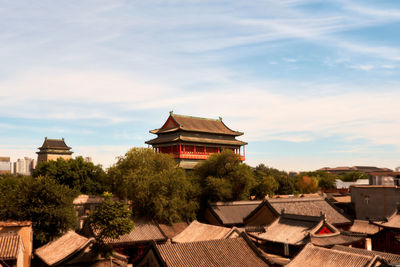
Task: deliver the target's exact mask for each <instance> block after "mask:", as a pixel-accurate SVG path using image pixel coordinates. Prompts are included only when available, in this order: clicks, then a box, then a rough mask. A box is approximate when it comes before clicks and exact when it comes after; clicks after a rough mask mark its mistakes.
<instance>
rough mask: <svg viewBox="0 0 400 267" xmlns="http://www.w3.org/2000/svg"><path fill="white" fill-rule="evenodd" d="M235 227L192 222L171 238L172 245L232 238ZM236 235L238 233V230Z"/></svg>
mask: <svg viewBox="0 0 400 267" xmlns="http://www.w3.org/2000/svg"><path fill="white" fill-rule="evenodd" d="M235 229H236V228H235V227H234V228H233V229H232V228H227V227H222V226H216V225H210V224H205V223H199V222H198V221H193V222H192V223H191V224H190V225H189V226H188V227H187V228H186V229H185V230H183V231H182V232H181V233H180V234H178V235H177V236H175V237H174V238H172V242H174V243H184V242H195V241H206V240H214V239H224V238H228V237H229V236H232V231H235ZM236 231H237V234H238V233H239V231H238V230H236Z"/></svg>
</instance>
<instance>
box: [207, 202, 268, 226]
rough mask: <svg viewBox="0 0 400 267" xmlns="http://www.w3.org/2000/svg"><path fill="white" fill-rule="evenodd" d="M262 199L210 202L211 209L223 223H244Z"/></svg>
mask: <svg viewBox="0 0 400 267" xmlns="http://www.w3.org/2000/svg"><path fill="white" fill-rule="evenodd" d="M261 202H262V201H261V200H258V201H233V202H216V203H210V205H209V209H210V212H211V213H212V214H213V215H214V217H215V218H216V219H217V220H218V221H219V222H220V223H221V224H223V225H243V224H244V222H243V219H244V218H245V217H247V216H248V215H249V214H250V213H251V212H252V211H253V210H254V209H255V208H257V207H258V205H260V203H261Z"/></svg>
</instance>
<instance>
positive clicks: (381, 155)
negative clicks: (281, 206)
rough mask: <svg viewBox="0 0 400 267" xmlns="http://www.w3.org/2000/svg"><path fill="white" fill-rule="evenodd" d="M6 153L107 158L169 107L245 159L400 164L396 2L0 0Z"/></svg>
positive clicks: (137, 140)
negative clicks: (200, 122) (236, 138)
mask: <svg viewBox="0 0 400 267" xmlns="http://www.w3.org/2000/svg"><path fill="white" fill-rule="evenodd" d="M0 25H1V27H0V59H1V62H2V64H0V103H1V104H0V107H1V112H0V155H1V156H11V157H12V159H13V160H16V159H17V158H21V157H23V156H31V157H35V156H36V154H35V152H36V151H37V147H39V146H40V145H41V144H42V142H43V139H44V137H45V136H47V137H49V138H61V137H64V138H65V139H66V142H67V144H68V145H70V146H72V147H73V151H74V152H75V153H74V154H75V155H83V156H91V157H92V158H93V161H94V162H95V163H100V164H102V165H103V166H104V167H108V166H110V165H112V164H113V163H115V162H116V157H118V156H121V155H123V154H124V153H125V152H126V151H127V150H128V149H129V148H130V147H135V146H144V141H146V140H148V139H151V138H152V136H151V134H149V133H148V131H149V130H151V129H154V128H158V127H160V126H161V125H162V123H163V122H164V121H165V120H166V119H167V117H168V112H169V111H170V110H173V111H174V112H175V113H177V114H185V115H193V116H201V117H209V118H218V117H219V116H221V117H223V120H224V122H225V123H226V124H227V125H228V126H230V127H231V128H233V129H235V130H239V131H243V132H245V134H244V136H242V137H241V139H242V140H244V141H247V142H248V143H249V145H248V146H247V147H246V157H247V161H246V162H247V163H248V164H250V165H252V166H255V165H257V164H259V163H264V164H266V165H268V166H272V167H276V168H279V169H284V170H288V171H289V170H296V171H299V170H314V169H318V168H320V167H325V166H331V167H334V166H346V165H347V166H353V165H375V166H382V167H389V168H394V167H397V166H400V139H399V136H400V119H399V118H400V109H399V104H398V102H399V100H400V87H399V85H400V3H399V2H398V1H365V0H363V1H344V0H343V1H342V0H335V1H334V0H332V1H330V0H324V1H317V0H315V1H313V0H287V1H262V0H254V1H239V0H238V1H235V0H233V1H232V0H230V1H217V0H214V1H207V0H198V1H196V0H185V1H177V0H164V1H157V0H154V1H153V0H147V1H120V0H113V1H102V0H96V1H94V0H93V1H87V0H79V1H72V0H71V1H53V0H52V1H50V0H47V1H41V0H39V1H22V0H21V1H9V0H0Z"/></svg>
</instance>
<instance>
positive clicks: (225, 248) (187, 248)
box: [153, 234, 269, 267]
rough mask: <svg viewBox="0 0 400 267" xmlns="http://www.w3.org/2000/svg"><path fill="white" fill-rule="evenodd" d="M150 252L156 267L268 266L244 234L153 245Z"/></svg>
mask: <svg viewBox="0 0 400 267" xmlns="http://www.w3.org/2000/svg"><path fill="white" fill-rule="evenodd" d="M153 249H154V250H155V251H156V253H155V254H156V255H158V257H159V258H160V259H159V262H160V266H168V267H181V266H231V267H242V266H249V267H250V266H252V267H258V266H260V267H261V266H269V264H268V261H267V259H266V258H265V257H264V256H263V254H262V253H261V252H260V251H259V250H258V249H257V247H256V246H255V245H254V244H253V243H252V241H251V240H250V239H249V238H248V237H247V236H246V235H245V234H242V235H241V236H240V237H238V238H228V239H217V240H209V241H199V242H190V243H172V244H161V245H153Z"/></svg>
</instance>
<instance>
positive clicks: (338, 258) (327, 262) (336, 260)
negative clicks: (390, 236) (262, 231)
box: [286, 244, 379, 267]
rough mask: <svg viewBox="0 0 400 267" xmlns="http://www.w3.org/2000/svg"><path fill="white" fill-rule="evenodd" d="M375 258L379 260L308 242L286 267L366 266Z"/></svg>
mask: <svg viewBox="0 0 400 267" xmlns="http://www.w3.org/2000/svg"><path fill="white" fill-rule="evenodd" d="M376 260H378V261H379V259H377V258H376V257H375V256H371V255H361V254H356V253H350V252H344V251H339V250H334V249H327V248H321V247H317V246H314V245H312V244H308V245H306V246H305V247H304V248H303V250H302V251H301V252H300V253H299V254H297V256H296V257H295V258H294V259H293V260H292V261H291V262H290V263H289V264H288V265H286V267H298V266H307V267H321V266H324V267H344V266H352V267H366V266H370V265H369V264H371V263H373V262H374V261H376Z"/></svg>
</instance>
